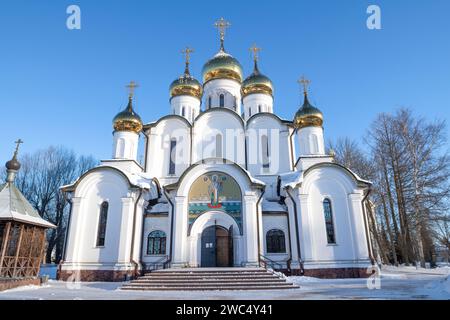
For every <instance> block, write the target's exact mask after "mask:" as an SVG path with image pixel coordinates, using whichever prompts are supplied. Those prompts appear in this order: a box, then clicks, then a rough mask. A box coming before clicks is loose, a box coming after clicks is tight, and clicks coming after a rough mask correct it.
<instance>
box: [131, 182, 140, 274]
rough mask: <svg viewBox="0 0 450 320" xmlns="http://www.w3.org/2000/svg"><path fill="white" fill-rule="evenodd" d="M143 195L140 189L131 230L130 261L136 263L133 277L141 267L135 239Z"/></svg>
mask: <svg viewBox="0 0 450 320" xmlns="http://www.w3.org/2000/svg"><path fill="white" fill-rule="evenodd" d="M141 197H142V189H139V196H138V198H137V200H136V202H135V203H134V216H133V230H132V232H131V237H132V238H131V252H130V261H131V262H132V263H133V264H134V274H133V277H135V276H136V274H137V269H138V268H139V263H138V262H136V261H135V260H134V241H135V240H134V239H135V233H136V216H137V206H138V204H139V200H141Z"/></svg>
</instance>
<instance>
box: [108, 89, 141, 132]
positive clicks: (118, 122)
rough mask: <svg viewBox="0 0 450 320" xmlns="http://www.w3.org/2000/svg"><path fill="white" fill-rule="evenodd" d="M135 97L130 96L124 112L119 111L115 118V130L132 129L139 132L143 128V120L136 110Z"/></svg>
mask: <svg viewBox="0 0 450 320" xmlns="http://www.w3.org/2000/svg"><path fill="white" fill-rule="evenodd" d="M132 101H133V98H132V97H131V96H130V97H129V98H128V106H127V107H126V108H125V110H123V111H122V112H119V113H118V114H117V115H116V116H115V117H114V119H113V126H114V131H132V132H136V133H139V132H140V131H141V130H142V127H143V125H142V120H141V117H139V115H138V114H137V113H136V112H134V110H133V104H132Z"/></svg>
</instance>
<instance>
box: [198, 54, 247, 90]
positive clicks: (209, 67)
mask: <svg viewBox="0 0 450 320" xmlns="http://www.w3.org/2000/svg"><path fill="white" fill-rule="evenodd" d="M202 73H203V83H206V82H208V81H209V80H213V79H232V80H236V81H238V82H242V78H243V76H242V74H243V72H242V66H241V64H240V63H239V61H237V60H236V58H234V57H233V56H232V55H230V54H228V53H226V52H225V51H224V50H223V49H222V48H221V49H220V51H219V52H218V53H217V54H216V55H215V56H214V57H213V58H212V59H210V60H209V61H208V62H206V63H205V65H204V66H203V71H202Z"/></svg>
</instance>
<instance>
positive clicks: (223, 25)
mask: <svg viewBox="0 0 450 320" xmlns="http://www.w3.org/2000/svg"><path fill="white" fill-rule="evenodd" d="M214 26H215V27H216V28H217V29H218V30H219V34H220V49H222V50H223V41H224V39H225V31H226V30H227V28H229V27H230V26H231V24H230V23H229V22H228V21H226V20H225V19H224V18H220V19H219V20H217V21H216V22H215V23H214Z"/></svg>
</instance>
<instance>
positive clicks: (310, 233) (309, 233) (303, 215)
mask: <svg viewBox="0 0 450 320" xmlns="http://www.w3.org/2000/svg"><path fill="white" fill-rule="evenodd" d="M297 210H298V215H299V219H298V220H299V221H298V224H299V226H298V228H299V232H300V248H301V251H302V255H303V260H304V261H310V260H314V259H315V250H314V248H315V241H314V226H313V221H312V219H311V217H310V215H309V204H308V195H307V194H299V195H298V196H297Z"/></svg>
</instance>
